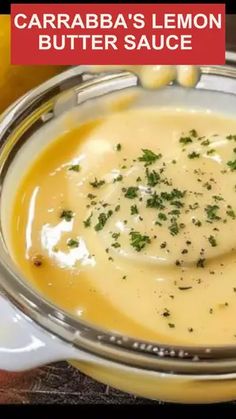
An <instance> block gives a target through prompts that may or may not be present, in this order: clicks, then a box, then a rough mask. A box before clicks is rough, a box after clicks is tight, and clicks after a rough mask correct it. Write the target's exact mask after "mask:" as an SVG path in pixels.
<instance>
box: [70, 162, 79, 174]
mask: <svg viewBox="0 0 236 419" xmlns="http://www.w3.org/2000/svg"><path fill="white" fill-rule="evenodd" d="M80 169H81V166H80V165H79V164H73V165H72V166H70V167H69V170H70V171H73V172H79V171H80Z"/></svg>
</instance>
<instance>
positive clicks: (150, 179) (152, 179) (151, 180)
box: [146, 168, 160, 186]
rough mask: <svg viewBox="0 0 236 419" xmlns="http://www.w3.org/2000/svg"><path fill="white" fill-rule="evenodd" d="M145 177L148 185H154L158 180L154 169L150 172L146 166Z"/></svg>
mask: <svg viewBox="0 0 236 419" xmlns="http://www.w3.org/2000/svg"><path fill="white" fill-rule="evenodd" d="M146 177H147V184H148V186H156V185H157V184H158V183H159V182H160V175H159V174H158V173H157V172H156V171H155V170H152V171H151V172H150V171H149V170H148V168H147V169H146Z"/></svg>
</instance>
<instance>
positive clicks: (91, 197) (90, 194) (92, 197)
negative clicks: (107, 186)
mask: <svg viewBox="0 0 236 419" xmlns="http://www.w3.org/2000/svg"><path fill="white" fill-rule="evenodd" d="M88 198H89V199H94V198H96V195H93V194H92V193H89V194H88Z"/></svg>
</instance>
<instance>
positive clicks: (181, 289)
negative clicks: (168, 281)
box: [178, 287, 193, 291]
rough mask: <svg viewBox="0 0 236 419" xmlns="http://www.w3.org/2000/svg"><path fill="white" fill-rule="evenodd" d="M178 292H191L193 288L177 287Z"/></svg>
mask: <svg viewBox="0 0 236 419" xmlns="http://www.w3.org/2000/svg"><path fill="white" fill-rule="evenodd" d="M178 288H179V290H180V291H187V290H191V289H192V288H193V287H178Z"/></svg>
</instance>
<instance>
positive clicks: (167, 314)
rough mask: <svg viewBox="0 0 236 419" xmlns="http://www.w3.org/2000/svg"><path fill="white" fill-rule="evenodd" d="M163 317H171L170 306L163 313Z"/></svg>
mask: <svg viewBox="0 0 236 419" xmlns="http://www.w3.org/2000/svg"><path fill="white" fill-rule="evenodd" d="M162 316H163V317H170V310H168V308H165V309H164V311H163V313H162Z"/></svg>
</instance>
